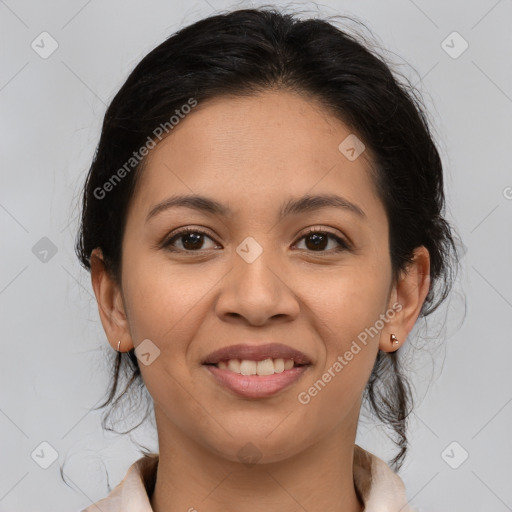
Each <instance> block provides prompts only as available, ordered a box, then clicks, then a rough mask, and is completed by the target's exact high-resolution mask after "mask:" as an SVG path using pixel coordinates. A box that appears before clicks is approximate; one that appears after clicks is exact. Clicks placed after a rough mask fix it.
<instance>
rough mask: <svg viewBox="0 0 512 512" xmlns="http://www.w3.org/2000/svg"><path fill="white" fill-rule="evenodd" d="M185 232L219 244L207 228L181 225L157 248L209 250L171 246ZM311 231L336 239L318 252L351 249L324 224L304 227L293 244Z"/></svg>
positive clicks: (180, 250)
mask: <svg viewBox="0 0 512 512" xmlns="http://www.w3.org/2000/svg"><path fill="white" fill-rule="evenodd" d="M187 233H198V234H200V235H205V236H207V237H208V238H210V239H211V240H212V241H213V242H214V243H215V244H217V245H221V244H219V243H218V242H217V241H216V235H212V234H211V232H210V230H208V229H207V228H205V227H203V226H198V227H195V226H194V225H187V226H183V227H181V228H176V229H175V230H173V231H172V232H171V233H170V234H169V235H166V236H165V237H164V239H163V241H162V242H161V243H159V244H158V248H162V249H168V250H170V251H173V252H184V253H194V252H196V253H201V252H204V251H205V250H209V249H203V250H201V249H200V250H197V251H183V250H182V249H175V248H173V246H172V244H171V241H172V240H173V239H175V238H179V237H180V236H181V235H183V234H187ZM311 233H322V234H326V235H329V236H331V237H332V238H334V239H335V240H336V242H337V243H338V248H336V249H331V250H328V251H318V254H322V253H324V254H332V253H333V252H339V251H344V250H345V251H348V250H353V244H352V241H351V240H350V239H348V237H346V236H345V235H339V234H338V233H337V232H334V231H333V230H332V229H331V228H328V227H324V226H314V227H309V228H306V229H305V230H303V231H301V232H300V233H299V234H298V235H296V237H295V239H296V241H295V242H294V245H295V244H297V243H298V242H299V241H300V240H301V239H303V238H304V237H306V236H307V235H309V234H311ZM306 252H312V253H315V252H316V251H306Z"/></svg>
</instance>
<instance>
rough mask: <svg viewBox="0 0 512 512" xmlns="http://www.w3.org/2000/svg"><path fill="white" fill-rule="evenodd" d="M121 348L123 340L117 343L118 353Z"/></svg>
mask: <svg viewBox="0 0 512 512" xmlns="http://www.w3.org/2000/svg"><path fill="white" fill-rule="evenodd" d="M120 346H121V340H119V341H118V342H117V351H118V352H119V347H120Z"/></svg>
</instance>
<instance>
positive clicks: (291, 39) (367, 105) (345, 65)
mask: <svg viewBox="0 0 512 512" xmlns="http://www.w3.org/2000/svg"><path fill="white" fill-rule="evenodd" d="M342 18H347V17H342ZM271 88H272V89H281V90H291V91H295V92H298V93H300V94H302V95H304V96H305V97H308V98H315V99H316V100H318V101H320V102H321V104H322V105H324V106H325V107H326V108H327V109H328V111H330V112H331V113H333V114H334V115H335V116H337V117H338V118H339V119H340V120H342V121H343V122H344V123H345V124H346V125H347V126H349V127H350V128H351V130H352V131H353V132H354V133H356V134H357V136H358V137H359V138H360V139H361V140H362V141H363V143H364V144H365V146H366V147H367V148H369V150H370V152H371V153H370V154H372V155H373V159H372V168H373V179H374V184H375V186H376V189H377V190H378V193H379V196H380V198H381V200H382V202H383V204H384V206H385V210H386V212H387V216H388V221H389V226H390V228H389V241H390V247H389V250H390V256H391V262H392V268H393V275H394V278H396V277H397V276H398V275H399V273H400V272H401V271H404V270H405V269H406V267H407V265H408V264H409V263H410V262H411V261H412V255H413V251H414V249H415V248H417V247H419V246H422V245H423V246H425V247H426V248H427V249H428V251H429V253H430V264H431V267H430V279H431V282H430V290H429V292H428V295H427V297H426V300H425V302H424V304H423V306H422V310H421V315H422V316H427V315H429V314H430V313H432V312H433V311H434V310H435V309H436V308H437V307H438V306H439V304H441V302H443V300H444V299H445V298H446V297H447V295H448V292H449V290H450V288H451V285H452V281H453V277H454V275H455V270H456V264H457V263H458V260H457V258H456V257H455V256H456V255H457V248H456V244H455V243H454V238H453V237H454V235H453V234H452V228H451V227H450V225H449V223H448V222H447V221H446V220H445V218H444V207H445V206H444V201H445V198H444V191H443V167H442V164H441V159H440V156H439V153H438V151H437V149H436V145H435V143H434V141H433V137H432V135H431V132H430V129H429V123H428V121H427V116H426V114H425V111H426V109H425V107H424V106H423V104H422V101H421V98H420V97H419V94H418V93H417V91H416V90H415V88H414V87H413V86H412V85H411V84H410V82H409V81H408V80H406V79H404V80H403V81H399V80H398V78H396V77H395V76H394V74H393V73H392V71H391V69H390V66H389V65H388V64H386V63H385V60H384V59H383V58H382V57H379V56H378V55H377V53H374V52H373V50H372V49H370V45H369V44H364V43H363V42H359V41H358V37H357V35H350V34H349V33H348V32H347V31H345V30H341V29H339V28H336V27H335V26H334V25H333V24H331V23H330V22H328V21H326V20H321V19H300V18H298V17H297V16H296V15H294V14H285V13H283V12H280V11H279V10H277V9H276V8H273V7H271V6H270V7H261V8H258V9H239V10H234V11H231V12H224V13H222V14H217V15H214V16H211V17H208V18H205V19H202V20H200V21H197V22H196V23H194V24H192V25H189V26H187V27H185V28H183V29H181V30H180V31H178V32H177V33H176V34H174V35H172V36H171V37H169V38H168V39H167V40H165V41H164V42H163V43H162V44H160V45H159V46H158V47H156V48H155V49H154V50H152V51H151V52H150V53H149V54H148V55H146V56H145V57H144V58H143V59H142V60H141V61H140V63H139V64H138V65H137V66H136V67H135V69H134V70H133V71H132V72H131V74H130V75H129V77H128V78H127V80H126V82H125V83H124V85H123V86H122V87H121V89H120V90H119V92H118V93H117V94H116V96H115V97H114V99H113V100H112V102H111V104H110V106H109V107H108V109H107V111H106V114H105V118H104V122H103V127H102V132H101V137H100V140H99V144H98V147H97V151H96V154H95V156H94V160H93V162H92V165H91V167H90V170H89V173H88V175H87V179H86V182H85V186H84V190H83V200H82V213H81V226H80V230H79V233H78V236H77V241H76V253H77V256H78V258H79V260H80V262H81V264H82V265H83V266H84V267H85V268H86V269H88V270H90V259H89V258H90V255H91V252H92V250H93V249H94V248H96V247H101V249H102V251H103V255H104V258H105V262H106V265H107V269H108V271H109V272H111V274H112V276H114V277H115V278H116V279H118V280H119V278H120V269H121V263H122V254H121V246H122V239H123V232H124V227H125V220H126V212H127V208H128V205H129V202H130V200H131V198H132V196H133V193H134V190H135V185H136V183H137V179H138V178H139V177H140V174H141V171H142V170H143V163H144V161H142V162H141V163H139V164H138V165H136V166H134V169H133V171H131V172H126V173H123V179H122V180H119V181H118V182H116V183H115V186H113V187H110V188H111V190H109V192H108V197H107V198H106V199H103V198H100V197H98V196H99V193H98V190H101V189H102V187H103V186H104V184H105V183H106V182H108V181H109V179H111V178H112V176H113V174H114V173H115V172H116V170H118V169H120V168H122V167H123V166H124V165H126V162H128V161H130V158H131V157H132V155H133V152H134V151H137V150H138V149H139V148H140V147H141V146H143V145H144V143H145V142H146V140H148V137H152V136H153V134H154V130H155V128H156V127H157V126H159V125H161V124H163V123H166V122H168V120H169V118H170V116H172V115H173V113H174V112H175V111H176V109H179V108H180V107H181V106H182V105H184V104H186V103H187V102H188V101H189V99H190V98H194V99H195V100H196V101H197V102H199V104H201V103H202V102H204V101H206V100H208V99H211V98H215V97H220V96H223V95H250V94H254V93H257V92H260V91H265V90H268V89H271ZM191 115H193V113H192V114H191ZM185 122H186V121H185ZM124 174H125V175H124ZM123 368H124V369H125V371H126V372H127V375H128V379H127V384H126V386H125V388H124V390H123V391H122V393H121V395H120V396H119V397H118V398H117V399H116V400H115V401H114V402H113V404H112V407H114V406H116V405H117V404H118V401H119V399H120V398H121V397H122V396H123V395H124V394H125V393H126V392H127V390H128V389H129V388H130V387H131V386H132V385H134V384H135V383H138V384H139V387H140V386H142V385H143V383H142V379H141V374H140V370H139V365H138V361H137V357H136V355H135V353H134V350H133V349H132V350H131V351H130V352H128V353H117V354H116V359H115V364H114V368H113V382H112V385H111V388H110V393H109V395H108V397H107V399H106V401H105V402H104V403H103V404H101V405H100V406H99V407H100V408H103V407H106V406H107V405H108V404H111V402H112V401H113V399H114V396H115V394H116V391H117V388H118V385H119V382H118V379H119V375H120V372H121V370H122V369H123ZM364 398H365V399H366V401H367V403H368V404H369V406H370V408H371V409H372V410H373V412H374V413H375V415H376V416H377V417H378V418H379V419H380V420H382V421H383V422H384V423H385V424H387V425H388V426H390V427H391V428H392V429H393V430H394V432H395V434H396V436H397V438H396V439H395V440H394V442H395V443H396V445H397V446H398V448H399V452H398V454H397V455H396V457H395V458H394V459H393V461H392V462H391V465H392V466H393V467H394V469H395V470H398V469H399V468H400V466H401V465H402V462H403V459H404V457H405V454H406V450H407V435H406V422H407V419H408V416H409V414H410V412H411V411H412V404H413V399H412V393H411V388H410V385H409V383H408V381H407V379H406V378H405V376H404V375H403V371H402V369H401V365H400V362H399V358H398V354H397V352H390V353H387V352H383V351H379V353H378V356H377V358H376V360H375V365H374V368H373V371H372V373H371V376H370V379H369V381H368V383H367V386H366V388H365V392H364ZM103 426H104V427H105V428H106V426H105V417H104V418H103ZM110 430H112V429H110Z"/></svg>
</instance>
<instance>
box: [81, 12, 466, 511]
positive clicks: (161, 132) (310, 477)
mask: <svg viewBox="0 0 512 512" xmlns="http://www.w3.org/2000/svg"><path fill="white" fill-rule="evenodd" d="M443 211H444V193H443V169H442V164H441V160H440V157H439V154H438V151H437V149H436V147H435V144H434V142H433V140H432V137H431V135H430V131H429V127H428V123H427V121H426V116H425V114H424V111H423V109H422V108H421V106H420V103H419V101H418V100H417V99H416V97H415V96H414V91H413V90H412V88H407V87H406V86H405V85H403V84H401V83H399V82H398V80H397V79H396V78H394V76H393V75H392V73H391V71H390V69H389V67H388V66H387V65H386V64H385V63H384V61H383V60H382V59H381V58H379V57H378V56H377V55H375V54H373V53H372V52H371V51H370V50H369V49H368V48H366V47H365V45H363V44H362V43H360V42H358V41H357V38H356V37H355V36H350V35H348V34H347V33H345V32H344V31H341V30H340V29H338V28H335V27H334V26H333V25H331V24H330V23H328V22H327V21H322V20H318V19H310V20H299V19H297V18H296V17H294V16H292V15H290V14H282V13H280V12H279V11H277V10H275V9H269V8H266V9H263V8H262V9H242V10H237V11H232V12H228V13H225V14H221V15H216V16H212V17H209V18H206V19H203V20H201V21H198V22H197V23H194V24H193V25H191V26H188V27H186V28H184V29H182V30H180V31H179V32H178V33H177V34H175V35H173V36H172V37H170V38H169V39H167V40H166V41H165V42H163V43H162V44H161V45H159V46H158V47H157V48H155V49H154V50H153V51H151V52H150V53H149V54H148V55H147V56H146V57H145V58H144V59H143V60H142V61H141V62H140V63H139V64H138V66H137V67H136V68H135V70H134V71H133V72H132V73H131V75H130V76H129V77H128V79H127V81H126V82H125V84H124V85H123V86H122V88H121V89H120V91H119V92H118V94H117V95H116V96H115V98H114V99H113V101H112V103H111V105H110V106H109V108H108V110H107V112H106V115H105V119H104V123H103V128H102V133H101V138H100V142H99V145H98V149H97V152H96V155H95V157H94V161H93V163H92V166H91V169H90V171H89V174H88V177H87V181H86V184H85V187H84V195H83V211H82V219H81V221H82V223H81V229H80V233H79V236H78V239H77V254H78V256H79V258H80V261H81V263H82V264H83V265H84V266H85V268H87V269H88V270H90V272H91V279H92V285H93V288H94V292H95V295H96V298H97V301H98V307H99V313H100V317H101V321H102V324H103V327H104V330H105V332H106V335H107V338H108V340H109V343H110V344H111V346H112V348H113V349H115V350H117V351H118V359H117V361H116V367H115V369H114V371H115V375H114V382H113V386H112V389H111V393H110V396H109V398H108V400H107V402H106V404H107V403H110V402H111V400H112V398H113V397H114V394H115V391H116V388H117V383H118V376H119V371H120V368H121V366H122V365H123V364H129V368H130V371H131V372H132V378H131V381H130V383H129V384H130V385H131V384H133V383H134V382H136V381H138V382H139V383H141V384H142V383H143V385H144V386H145V387H146V388H147V390H148V392H149V394H150V395H151V398H152V402H153V405H154V412H155V420H156V426H157V432H158V444H159V453H158V454H155V453H145V454H144V456H143V457H142V458H141V459H139V460H138V461H137V462H135V463H134V464H133V465H132V466H131V467H130V468H129V470H128V473H127V474H126V477H125V478H124V479H123V481H122V482H121V483H120V484H119V485H118V486H117V487H116V488H115V489H114V490H113V491H112V492H111V493H110V494H109V495H108V496H107V497H106V498H104V499H103V500H101V501H99V502H98V503H96V504H94V505H91V506H90V507H88V508H87V509H85V510H86V511H92V510H97V508H96V506H97V507H99V509H101V510H103V511H104V512H105V511H121V510H122V511H123V512H128V511H132V512H143V511H144V512H149V511H156V512H163V511H165V512H174V511H182V510H183V511H184V510H188V511H194V510H198V511H203V510H204V511H206V510H208V511H218V510H219V511H220V510H222V511H225V510H246V511H256V510H263V509H264V510H266V511H273V510H276V511H277V510H279V511H292V510H307V511H309V512H317V511H320V510H322V511H325V510H329V511H331V510H332V511H343V512H361V511H363V510H366V511H368V512H369V511H371V512H384V511H389V512H391V511H393V512H395V511H396V512H398V511H399V510H400V511H402V512H404V511H406V510H412V509H411V508H410V507H409V505H408V504H407V498H406V493H405V488H404V484H403V482H402V480H401V478H400V477H399V476H398V474H397V473H396V471H398V469H399V468H400V466H401V464H402V462H403V459H404V457H405V454H406V450H407V436H406V421H407V417H408V415H409V414H410V412H411V408H412V397H411V391H410V388H409V384H408V383H407V380H406V379H405V377H404V375H403V374H402V372H401V366H400V361H399V358H398V351H400V349H401V347H403V345H404V343H405V342H406V339H407V336H408V334H409V333H410V331H411V329H412V328H413V326H414V324H415V322H416V320H417V319H418V317H419V316H426V315H428V314H429V313H431V312H432V311H434V310H435V309H436V307H437V306H438V305H439V304H440V303H441V302H442V301H443V300H444V299H445V298H446V296H447V294H448V291H449V289H450V284H451V282H452V277H453V272H452V270H453V268H452V267H454V264H456V263H457V261H456V258H455V255H456V251H455V244H454V241H453V234H452V228H451V227H450V225H449V223H448V222H447V221H446V220H445V218H444V217H443ZM141 363H142V364H141ZM364 400H366V402H367V403H368V404H369V406H370V407H371V408H372V410H373V411H374V412H375V414H376V416H377V417H378V418H379V419H380V420H382V421H384V422H386V423H387V424H388V425H389V426H391V427H392V428H393V429H394V431H395V433H396V436H397V441H396V444H397V447H398V453H397V455H396V457H395V458H394V459H393V461H392V462H391V465H388V464H387V463H386V462H384V461H383V460H381V459H380V458H378V457H377V456H376V455H373V454H371V453H370V452H368V451H366V450H364V449H363V448H361V447H360V446H358V445H356V444H355V437H356V431H357V425H358V419H359V414H360V409H361V406H362V403H363V401H364ZM106 404H104V405H106Z"/></svg>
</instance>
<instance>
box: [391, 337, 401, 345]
mask: <svg viewBox="0 0 512 512" xmlns="http://www.w3.org/2000/svg"><path fill="white" fill-rule="evenodd" d="M389 341H390V342H391V345H400V341H398V338H397V337H396V336H395V335H394V334H392V335H391V336H390V337H389Z"/></svg>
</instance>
